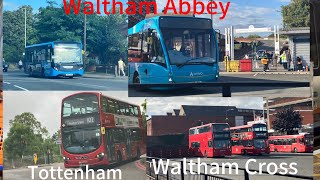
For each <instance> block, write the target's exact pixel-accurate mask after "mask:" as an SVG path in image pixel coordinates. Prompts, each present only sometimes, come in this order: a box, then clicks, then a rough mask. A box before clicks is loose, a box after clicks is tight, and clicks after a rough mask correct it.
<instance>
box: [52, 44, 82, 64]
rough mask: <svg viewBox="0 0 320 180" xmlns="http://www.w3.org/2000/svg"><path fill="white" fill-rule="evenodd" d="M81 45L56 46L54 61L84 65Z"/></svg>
mask: <svg viewBox="0 0 320 180" xmlns="http://www.w3.org/2000/svg"><path fill="white" fill-rule="evenodd" d="M81 57H82V52H81V47H80V44H62V43H59V44H56V45H55V47H54V56H53V60H54V62H55V63H82V58H81Z"/></svg>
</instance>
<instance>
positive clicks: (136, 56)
mask: <svg viewBox="0 0 320 180" xmlns="http://www.w3.org/2000/svg"><path fill="white" fill-rule="evenodd" d="M128 40H129V42H128V56H129V62H141V60H142V56H141V55H142V35H141V34H140V33H136V34H133V35H131V36H129V37H128Z"/></svg>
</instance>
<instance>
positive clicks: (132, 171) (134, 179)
mask: <svg viewBox="0 0 320 180" xmlns="http://www.w3.org/2000/svg"><path fill="white" fill-rule="evenodd" d="M51 167H53V168H54V169H58V167H61V168H62V167H63V164H62V163H58V164H53V165H52V166H45V167H39V168H38V169H36V170H35V178H34V179H35V180H41V178H40V177H39V172H40V171H43V170H44V169H45V170H47V171H49V170H50V168H51ZM112 168H113V169H120V170H121V172H122V179H123V180H143V179H145V170H144V169H142V168H140V167H139V166H137V163H136V162H130V163H128V164H125V165H121V166H118V167H112ZM64 171H65V169H64ZM107 171H108V169H105V177H106V178H105V179H108V178H107V176H108V174H109V177H110V178H109V179H112V178H111V177H113V176H112V175H111V173H108V172H107ZM31 172H32V171H31V169H28V168H19V169H13V170H5V171H4V172H3V174H4V177H3V178H4V179H6V180H28V179H32V178H31V177H32V176H31ZM73 172H74V171H73ZM99 173H100V172H97V171H95V175H94V177H93V178H94V179H97V175H98V174H99ZM41 176H42V177H44V176H45V173H44V172H42V175H41ZM53 177H54V178H56V179H58V175H57V174H55V175H54V176H53ZM88 177H89V178H88V180H91V179H93V178H92V174H89V176H88ZM117 178H118V176H117ZM47 179H48V180H49V179H50V180H51V179H53V178H51V177H50V175H49V178H47ZM72 179H75V178H72ZM77 179H81V178H80V173H78V178H77ZM84 179H86V177H85V175H84Z"/></svg>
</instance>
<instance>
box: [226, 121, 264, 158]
mask: <svg viewBox="0 0 320 180" xmlns="http://www.w3.org/2000/svg"><path fill="white" fill-rule="evenodd" d="M230 130H231V144H232V154H244V155H247V154H250V155H260V154H269V153H270V150H269V147H268V131H267V125H266V124H263V123H257V124H250V125H244V126H237V127H232V128H230Z"/></svg>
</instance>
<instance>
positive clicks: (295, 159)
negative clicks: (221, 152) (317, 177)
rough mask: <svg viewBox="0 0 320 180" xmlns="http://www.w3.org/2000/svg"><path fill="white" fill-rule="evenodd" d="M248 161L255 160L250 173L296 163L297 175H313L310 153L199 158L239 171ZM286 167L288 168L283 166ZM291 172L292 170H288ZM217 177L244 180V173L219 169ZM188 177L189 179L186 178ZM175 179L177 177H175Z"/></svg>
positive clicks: (252, 178) (265, 179)
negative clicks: (232, 164) (229, 164)
mask: <svg viewBox="0 0 320 180" xmlns="http://www.w3.org/2000/svg"><path fill="white" fill-rule="evenodd" d="M249 159H255V160H257V162H250V163H249V169H250V171H253V170H257V171H258V170H259V164H262V163H266V165H264V166H262V168H261V169H262V170H263V171H267V165H268V164H270V163H275V164H276V165H277V166H278V167H280V163H284V162H285V163H287V164H290V163H297V165H295V166H294V167H295V168H297V170H298V172H297V175H304V176H310V177H311V176H312V175H313V155H312V154H311V153H308V154H303V153H297V154H293V153H271V154H270V155H263V156H240V155H233V156H231V157H225V158H200V163H206V164H209V165H210V164H211V163H218V164H219V165H222V164H223V163H227V162H229V163H234V162H235V163H237V164H238V167H239V169H240V168H245V164H246V163H247V162H248V160H249ZM181 160H182V159H175V160H171V161H170V164H172V163H173V162H176V161H181ZM191 160H193V162H198V158H187V162H189V161H191ZM197 167H198V165H195V166H193V169H196V168H197ZM212 167H213V166H208V171H210V170H209V169H210V168H212ZM273 167H274V166H271V168H270V170H271V171H274V168H273ZM284 167H287V168H288V166H284ZM201 171H202V173H204V166H201ZM281 171H282V170H280V169H278V172H281ZM290 171H292V169H291V170H290ZM213 172H217V171H216V170H213ZM219 173H220V174H219V175H217V176H219V177H226V178H230V179H235V180H243V179H244V173H243V171H242V170H239V172H238V174H237V175H236V172H235V171H234V170H233V171H232V174H231V175H230V174H229V170H228V169H227V170H226V171H225V174H224V175H221V173H222V169H221V168H220V169H219ZM188 176H189V177H188ZM190 176H191V175H187V176H185V177H186V178H187V179H195V177H194V178H192V177H190ZM175 177H177V176H175ZM249 178H250V180H255V179H259V180H269V179H271V178H274V179H281V180H282V179H283V180H284V179H293V178H289V177H283V176H276V175H269V174H263V175H250V176H249Z"/></svg>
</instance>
